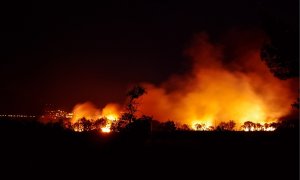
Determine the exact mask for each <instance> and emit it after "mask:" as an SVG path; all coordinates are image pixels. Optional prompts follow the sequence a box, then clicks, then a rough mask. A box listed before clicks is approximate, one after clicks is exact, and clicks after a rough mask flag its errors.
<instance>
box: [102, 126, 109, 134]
mask: <svg viewBox="0 0 300 180" xmlns="http://www.w3.org/2000/svg"><path fill="white" fill-rule="evenodd" d="M110 127H111V126H110V125H106V126H105V127H103V128H101V131H102V132H103V133H110V132H111V129H110Z"/></svg>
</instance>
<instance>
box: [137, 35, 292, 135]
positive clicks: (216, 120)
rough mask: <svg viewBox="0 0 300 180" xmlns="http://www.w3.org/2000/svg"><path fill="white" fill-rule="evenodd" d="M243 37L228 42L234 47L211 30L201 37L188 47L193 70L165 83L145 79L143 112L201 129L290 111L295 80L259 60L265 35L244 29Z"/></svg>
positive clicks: (269, 118)
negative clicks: (282, 76)
mask: <svg viewBox="0 0 300 180" xmlns="http://www.w3.org/2000/svg"><path fill="white" fill-rule="evenodd" d="M235 36H237V35H236V34H235ZM245 38H246V39H245ZM232 39H235V40H236V39H237V38H236V37H235V38H234V37H233V38H232ZM239 39H240V40H239V41H238V42H230V44H224V47H226V46H230V48H227V49H226V48H222V47H223V46H222V47H221V46H219V45H214V44H212V43H210V42H209V39H208V37H207V36H206V35H203V34H202V35H200V36H198V37H197V38H196V41H195V43H194V45H193V46H192V47H191V48H190V49H188V50H187V54H188V55H189V57H191V58H192V59H193V69H192V70H191V71H190V72H188V73H186V74H184V75H177V76H172V77H171V78H170V79H169V80H168V81H166V82H163V83H162V84H160V85H153V84H150V83H144V84H143V86H144V87H145V88H146V89H147V94H146V95H145V96H143V98H142V99H141V100H140V104H141V107H140V111H141V112H142V113H143V114H147V115H151V116H153V117H154V118H155V119H159V120H162V121H164V120H167V119H172V120H173V121H175V122H177V123H181V124H188V125H190V126H191V127H192V128H193V129H198V130H207V129H208V127H209V126H214V127H216V126H218V125H219V124H220V123H222V122H225V123H226V122H228V121H229V120H233V121H234V122H235V123H236V126H235V129H236V130H239V129H240V127H241V126H242V125H243V124H244V123H245V122H247V121H251V122H253V123H260V124H265V123H271V122H274V121H275V122H276V121H278V119H279V118H281V117H283V116H285V115H286V114H288V113H289V112H290V104H292V102H293V101H294V99H295V97H297V95H296V93H293V91H292V85H293V81H295V80H285V81H282V80H279V79H277V78H275V77H274V76H273V74H271V72H270V71H269V69H268V67H267V66H266V65H265V64H264V63H263V62H262V61H261V59H260V47H261V44H262V40H263V38H261V36H259V35H257V34H254V35H252V36H251V34H242V35H241V37H240V38H239ZM228 49H229V50H228ZM225 55H226V56H225ZM195 119H198V121H197V122H195ZM195 124H197V128H196V127H195ZM244 130H248V131H250V130H255V129H244ZM260 130H265V131H272V130H274V128H262V129H260Z"/></svg>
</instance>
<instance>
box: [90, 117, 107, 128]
mask: <svg viewBox="0 0 300 180" xmlns="http://www.w3.org/2000/svg"><path fill="white" fill-rule="evenodd" d="M106 124H107V119H105V118H100V119H97V120H96V121H95V122H93V123H92V126H93V129H97V130H99V129H101V128H102V127H104V126H105V125H106Z"/></svg>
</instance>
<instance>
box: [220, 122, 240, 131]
mask: <svg viewBox="0 0 300 180" xmlns="http://www.w3.org/2000/svg"><path fill="white" fill-rule="evenodd" d="M235 125H236V123H235V122H234V121H232V120H231V121H229V122H221V123H220V124H219V125H218V127H217V130H220V131H233V130H234V127H235Z"/></svg>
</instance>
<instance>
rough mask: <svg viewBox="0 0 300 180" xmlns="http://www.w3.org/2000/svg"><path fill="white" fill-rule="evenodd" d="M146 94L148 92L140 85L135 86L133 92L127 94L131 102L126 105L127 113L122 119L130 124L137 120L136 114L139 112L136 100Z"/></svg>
mask: <svg viewBox="0 0 300 180" xmlns="http://www.w3.org/2000/svg"><path fill="white" fill-rule="evenodd" d="M145 93H146V90H145V89H144V88H143V87H141V86H139V85H136V86H134V87H133V88H132V89H131V90H129V91H128V92H127V97H128V99H129V100H128V104H127V105H126V112H125V113H123V114H122V116H121V119H123V120H128V121H129V123H131V122H132V121H133V120H135V119H136V116H135V113H136V112H137V110H138V109H137V106H138V104H137V102H136V100H137V99H138V98H139V97H140V96H142V95H144V94H145Z"/></svg>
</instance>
